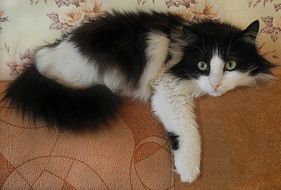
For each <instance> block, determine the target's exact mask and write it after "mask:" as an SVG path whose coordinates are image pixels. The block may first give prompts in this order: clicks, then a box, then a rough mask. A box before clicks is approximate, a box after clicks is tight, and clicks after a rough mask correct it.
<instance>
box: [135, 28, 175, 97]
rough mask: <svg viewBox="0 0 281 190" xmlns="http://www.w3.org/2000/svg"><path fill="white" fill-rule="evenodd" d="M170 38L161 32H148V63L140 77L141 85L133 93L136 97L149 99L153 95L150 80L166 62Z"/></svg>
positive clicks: (146, 51)
mask: <svg viewBox="0 0 281 190" xmlns="http://www.w3.org/2000/svg"><path fill="white" fill-rule="evenodd" d="M169 44H170V40H169V39H168V38H167V37H166V36H165V35H164V34H161V33H155V32H153V33H152V32H151V33H149V34H148V39H147V48H146V50H145V53H146V56H147V59H148V61H147V65H146V68H145V70H144V72H143V74H142V76H141V79H140V87H139V89H138V90H137V91H136V92H135V93H134V94H133V96H134V97H136V98H139V99H142V100H147V99H148V98H150V97H151V95H152V88H151V85H150V80H152V79H153V78H155V76H156V75H157V73H158V72H159V70H160V68H161V67H162V65H163V64H164V62H165V60H166V58H167V54H168V50H169Z"/></svg>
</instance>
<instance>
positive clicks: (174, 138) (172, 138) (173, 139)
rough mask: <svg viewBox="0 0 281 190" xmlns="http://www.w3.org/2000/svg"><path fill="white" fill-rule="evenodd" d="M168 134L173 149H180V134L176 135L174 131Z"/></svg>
mask: <svg viewBox="0 0 281 190" xmlns="http://www.w3.org/2000/svg"><path fill="white" fill-rule="evenodd" d="M167 136H168V138H169V140H170V142H171V145H172V148H173V150H178V149H179V139H178V138H179V136H178V135H176V134H175V133H173V132H168V133H167Z"/></svg>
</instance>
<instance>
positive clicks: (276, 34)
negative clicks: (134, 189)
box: [0, 0, 281, 80]
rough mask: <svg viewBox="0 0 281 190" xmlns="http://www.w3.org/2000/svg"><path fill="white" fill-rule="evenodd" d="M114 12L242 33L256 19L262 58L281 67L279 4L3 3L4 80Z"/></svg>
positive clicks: (270, 0) (203, 0)
mask: <svg viewBox="0 0 281 190" xmlns="http://www.w3.org/2000/svg"><path fill="white" fill-rule="evenodd" d="M111 9H117V10H136V9H140V10H142V9H143V10H158V11H171V12H175V13H176V14H180V15H182V16H183V17H184V18H185V19H187V20H190V21H198V20H202V19H212V20H219V21H223V22H230V23H233V24H235V25H237V26H240V27H246V26H247V25H248V24H249V23H251V22H252V21H254V20H256V19H258V20H259V21H260V23H261V29H260V33H259V37H258V47H259V49H260V51H261V53H262V54H264V55H265V56H266V57H267V58H268V59H270V60H271V61H272V62H274V63H275V64H279V62H280V56H281V2H280V1H278V0H118V1H116V0H9V1H1V2H0V80H7V79H12V78H14V77H15V76H17V75H18V74H19V73H21V72H22V70H23V69H24V68H25V67H27V66H28V65H29V64H31V62H32V57H33V51H34V49H36V48H38V47H40V46H42V45H44V44H47V43H50V42H53V41H55V39H56V38H59V37H60V36H61V35H62V34H67V33H68V32H69V31H71V30H72V29H73V28H75V27H77V26H78V25H79V23H81V22H85V21H88V20H95V18H96V17H97V16H98V15H101V14H103V12H104V11H107V10H111ZM276 73H279V74H281V72H280V71H276Z"/></svg>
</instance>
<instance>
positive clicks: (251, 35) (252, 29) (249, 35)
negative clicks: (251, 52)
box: [243, 20, 260, 44]
mask: <svg viewBox="0 0 281 190" xmlns="http://www.w3.org/2000/svg"><path fill="white" fill-rule="evenodd" d="M259 28H260V23H259V21H258V20H255V21H254V22H252V23H251V24H250V25H249V26H248V27H247V28H246V29H245V30H244V31H243V39H244V40H246V41H247V42H250V43H252V44H255V42H256V38H257V35H258V33H259Z"/></svg>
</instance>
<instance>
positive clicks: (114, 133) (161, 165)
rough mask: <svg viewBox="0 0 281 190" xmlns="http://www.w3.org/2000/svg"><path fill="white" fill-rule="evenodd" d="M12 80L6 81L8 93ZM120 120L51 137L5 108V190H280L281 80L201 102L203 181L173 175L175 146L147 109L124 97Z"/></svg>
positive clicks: (0, 115) (1, 163)
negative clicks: (189, 181) (93, 129)
mask: <svg viewBox="0 0 281 190" xmlns="http://www.w3.org/2000/svg"><path fill="white" fill-rule="evenodd" d="M6 85H7V82H0V89H1V90H0V91H3V89H4V88H5V86H6ZM123 100H124V101H123V102H124V104H123V106H122V108H121V110H120V111H119V113H118V116H117V117H116V119H115V120H114V121H112V122H110V123H109V125H107V126H104V127H101V128H100V129H99V130H98V131H96V132H95V133H93V132H87V133H81V134H71V133H67V132H60V131H50V130H48V128H46V127H45V126H44V124H38V125H36V126H33V124H32V123H30V122H28V121H23V120H22V118H21V117H20V116H18V115H17V114H16V113H15V109H14V108H11V107H6V106H5V105H4V104H1V105H0V106H1V107H0V186H1V187H2V188H3V189H17V188H19V187H21V189H30V188H31V187H32V188H34V189H50V188H52V189H99V190H102V189H122V190H125V189H138V190H141V189H161V190H162V189H177V190H178V189H196V190H197V189H278V188H281V126H280V125H281V117H280V116H281V101H280V100H281V82H280V81H278V80H275V81H271V82H270V83H268V84H264V85H261V86H258V87H253V88H241V89H237V90H234V91H232V92H229V93H227V94H226V95H224V96H221V97H217V98H214V97H203V98H201V99H200V101H198V106H197V109H196V110H197V116H198V123H199V125H200V131H201V134H202V142H203V148H202V149H203V153H202V166H201V175H200V177H199V179H198V180H197V181H196V182H194V183H192V184H184V183H181V182H179V179H178V176H177V175H176V174H174V172H173V171H172V170H173V162H172V155H171V153H170V146H169V143H168V141H167V139H166V137H165V132H164V130H163V128H162V127H161V124H160V123H159V122H158V121H157V120H156V119H155V118H154V117H153V115H152V114H151V111H150V108H149V105H148V104H144V103H140V102H136V101H132V100H130V99H126V98H124V99H123Z"/></svg>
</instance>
